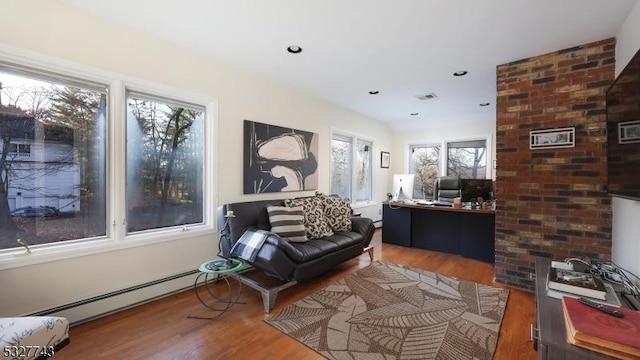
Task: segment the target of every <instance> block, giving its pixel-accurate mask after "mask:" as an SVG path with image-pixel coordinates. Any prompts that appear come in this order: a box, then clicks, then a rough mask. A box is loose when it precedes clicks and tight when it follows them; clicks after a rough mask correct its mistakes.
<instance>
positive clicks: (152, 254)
mask: <svg viewBox="0 0 640 360" xmlns="http://www.w3.org/2000/svg"><path fill="white" fill-rule="evenodd" d="M12 50H15V51H20V52H24V53H25V54H32V53H33V54H35V55H38V56H39V55H43V56H45V57H53V58H55V59H61V60H63V61H68V62H70V63H71V64H79V65H80V66H82V67H86V68H96V69H99V70H103V71H108V72H113V73H117V74H123V75H126V76H127V77H133V78H137V79H141V80H144V81H151V82H154V83H158V84H160V85H162V86H168V87H172V88H176V89H184V90H185V91H187V92H189V93H194V94H199V95H201V96H203V97H208V98H213V99H217V100H218V114H217V119H218V127H217V130H218V136H217V139H218V144H217V153H218V154H219V155H218V158H217V159H216V162H217V173H218V179H217V180H218V185H217V189H218V193H217V194H209V195H208V196H209V197H210V198H211V199H218V204H222V203H226V202H233V201H250V200H260V199H267V198H281V197H284V196H283V194H264V195H243V194H242V125H243V120H245V119H248V120H254V121H259V122H264V123H270V124H275V125H281V126H287V127H293V128H297V129H303V130H307V131H313V132H316V133H318V134H319V138H320V143H319V145H320V154H319V159H318V161H319V174H320V179H319V190H320V191H323V192H329V186H330V179H329V173H330V171H329V170H330V169H329V168H330V158H329V154H330V151H329V150H330V129H331V127H339V128H341V129H345V130H351V131H354V132H357V133H361V134H363V135H366V136H367V137H369V138H373V139H375V140H376V141H375V143H376V147H377V148H374V154H376V156H374V158H375V159H376V160H375V163H374V164H375V166H374V169H375V170H374V171H375V173H374V177H375V179H376V189H375V190H374V193H375V196H376V200H377V201H378V202H380V201H381V200H382V199H383V198H384V197H385V194H386V192H387V187H388V186H387V179H388V176H387V173H388V170H386V169H380V164H379V162H380V160H379V157H380V156H379V154H380V151H381V150H382V151H389V150H390V147H391V145H390V144H391V140H392V139H391V131H390V129H389V127H388V126H387V125H384V124H381V123H379V122H376V121H373V120H372V119H369V118H366V117H364V116H362V115H360V114H356V113H354V112H351V111H348V110H346V109H344V108H340V107H337V106H335V105H332V104H329V103H327V102H325V101H323V100H320V99H318V98H315V97H311V96H307V95H305V94H302V93H300V92H299V91H297V90H295V89H292V88H289V87H286V86H282V85H280V84H278V83H275V82H273V81H271V80H269V79H266V78H261V77H258V76H255V75H253V74H250V73H247V72H245V71H242V70H240V69H237V68H234V67H232V66H228V65H225V64H222V63H218V62H215V61H212V60H210V59H206V58H204V57H201V56H199V55H197V54H195V53H193V52H190V51H187V50H184V49H181V48H178V47H175V46H173V45H170V44H168V43H165V42H163V41H160V40H158V39H156V38H154V37H152V36H148V35H145V34H142V33H139V32H135V31H132V30H130V29H127V28H124V27H122V26H119V25H116V24H114V23H111V22H107V21H104V20H101V19H99V18H96V17H94V16H92V15H89V14H87V13H85V12H83V11H80V10H77V9H75V8H72V7H70V6H68V5H66V4H64V3H59V2H56V1H47V0H22V1H3V2H2V12H1V15H0V51H12ZM336 85H338V84H336ZM309 194H311V192H307V193H288V194H286V196H287V197H293V196H303V195H309ZM378 208H379V206H378V205H375V206H372V207H371V208H368V209H363V210H362V211H361V212H362V213H363V215H365V216H366V215H369V214H376V213H377V210H378ZM117 240H118V241H122V239H117ZM216 252H217V234H215V233H213V232H212V231H211V232H209V233H204V234H202V233H201V234H192V235H191V236H184V235H179V236H176V238H175V239H171V240H168V241H163V242H160V243H152V244H144V245H141V246H137V247H131V248H125V247H122V248H118V246H117V244H116V246H115V249H112V250H111V251H106V252H102V253H96V254H84V255H82V256H77V257H72V258H64V259H58V260H55V261H46V262H42V263H38V264H30V265H25V266H19V267H13V268H6V267H5V269H4V270H0V289H2V293H3V294H2V297H0V316H9V315H22V314H28V313H32V312H35V311H39V310H43V309H48V308H52V307H55V306H59V305H64V304H67V303H70V302H73V301H76V300H79V299H84V298H87V297H91V296H96V295H100V294H104V293H106V292H109V291H115V290H118V289H122V288H125V287H129V286H135V285H138V284H141V283H144V282H148V281H153V280H156V279H159V278H162V277H165V276H170V275H174V274H178V273H181V272H184V271H187V270H192V269H195V268H196V267H197V266H198V265H199V264H200V263H201V262H203V261H205V260H207V259H209V258H211V257H213V256H214V254H215V253H216ZM30 262H34V260H33V258H32V260H31V261H30ZM36 262H37V261H36ZM0 265H1V264H0ZM0 268H2V266H0ZM189 281H190V280H189ZM189 281H181V282H175V284H173V283H172V284H168V285H167V284H165V285H164V286H161V289H159V290H157V291H156V292H155V293H154V294H140V295H139V296H137V297H133V298H131V299H127V301H126V302H125V303H117V304H110V305H102V308H101V309H99V308H98V307H96V308H95V309H89V310H87V309H82V310H78V311H76V312H67V313H64V315H65V316H67V317H69V318H70V320H71V321H72V322H73V321H77V320H80V319H84V318H87V317H90V316H93V315H96V314H97V313H98V312H100V311H109V310H111V309H112V308H114V309H115V308H117V307H119V306H125V305H127V304H131V303H134V302H136V301H140V300H143V298H144V297H150V296H155V295H159V294H161V293H163V292H168V291H172V290H175V289H178V288H180V287H184V286H187V285H188V284H189Z"/></svg>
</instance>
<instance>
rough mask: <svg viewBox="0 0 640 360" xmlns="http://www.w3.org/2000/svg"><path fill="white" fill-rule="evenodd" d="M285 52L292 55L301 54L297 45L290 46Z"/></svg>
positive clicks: (300, 49)
mask: <svg viewBox="0 0 640 360" xmlns="http://www.w3.org/2000/svg"><path fill="white" fill-rule="evenodd" d="M287 51H288V52H290V53H292V54H298V53H301V52H302V48H301V47H300V46H298V45H291V46H289V47H288V48H287Z"/></svg>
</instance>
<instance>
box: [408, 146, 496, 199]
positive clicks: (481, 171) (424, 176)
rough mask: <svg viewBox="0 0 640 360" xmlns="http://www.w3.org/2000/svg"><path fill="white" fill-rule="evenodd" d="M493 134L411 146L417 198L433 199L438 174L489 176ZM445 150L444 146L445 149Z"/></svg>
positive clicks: (410, 168)
mask: <svg viewBox="0 0 640 360" xmlns="http://www.w3.org/2000/svg"><path fill="white" fill-rule="evenodd" d="M489 140H490V137H486V138H482V139H470V140H456V141H448V140H445V141H441V142H438V143H426V144H412V145H409V173H410V174H415V175H416V176H415V180H414V185H413V197H414V199H432V198H433V190H434V184H435V181H436V179H437V178H438V176H443V174H446V175H447V176H460V177H461V178H463V179H487V178H489V177H490V173H489V172H488V169H487V156H488V155H487V149H488V145H487V144H488V143H489ZM442 149H445V150H444V151H442Z"/></svg>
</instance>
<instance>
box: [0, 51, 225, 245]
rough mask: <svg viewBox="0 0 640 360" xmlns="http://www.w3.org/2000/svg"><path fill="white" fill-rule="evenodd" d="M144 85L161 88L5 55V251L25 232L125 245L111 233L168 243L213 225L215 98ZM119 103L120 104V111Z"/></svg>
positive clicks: (0, 146)
mask: <svg viewBox="0 0 640 360" xmlns="http://www.w3.org/2000/svg"><path fill="white" fill-rule="evenodd" d="M106 83H109V84H111V85H107V84H106ZM131 86H133V87H136V86H138V85H135V84H133V85H131ZM113 88H115V90H113ZM138 88H140V89H143V88H144V89H149V91H148V93H154V94H153V95H148V94H147V92H145V93H142V92H135V91H128V90H127V89H128V88H127V84H124V83H123V82H122V81H119V80H118V79H112V80H109V81H105V84H101V83H98V82H94V81H89V80H87V81H84V80H83V79H82V78H81V77H80V76H77V75H74V76H73V77H71V76H69V77H66V76H63V75H57V74H54V73H52V72H49V71H42V72H39V71H38V70H32V68H29V69H26V68H21V67H20V66H19V65H13V64H8V63H4V62H0V256H12V255H11V254H12V253H11V251H14V252H15V248H16V247H20V245H18V244H17V241H16V240H17V239H22V240H24V241H25V242H26V243H27V244H29V245H36V246H38V245H42V244H44V245H47V246H49V244H51V245H50V246H52V247H53V246H55V245H54V244H53V243H58V242H67V243H68V241H69V240H76V242H74V243H73V244H74V246H76V245H77V246H84V244H86V245H87V246H93V245H94V244H95V245H96V246H101V244H108V245H107V246H112V245H113V244H114V243H115V244H118V245H117V246H120V244H124V243H123V242H111V243H109V240H111V241H112V240H116V239H117V240H122V238H127V239H131V240H132V241H133V240H138V239H140V240H143V241H162V239H169V238H174V237H175V234H176V233H177V232H178V231H180V232H181V231H185V230H187V226H189V227H193V226H194V225H202V226H201V227H200V229H202V230H203V231H212V229H213V224H212V222H211V221H208V222H207V221H205V209H207V208H209V209H214V208H215V201H214V200H211V199H208V198H205V196H204V189H205V188H207V184H208V185H209V186H210V187H211V188H213V187H214V185H213V176H212V174H213V171H208V172H205V162H204V159H205V154H209V155H208V156H209V157H211V156H212V154H213V150H212V148H213V147H212V146H211V145H209V146H205V141H207V139H213V130H212V129H213V126H205V119H211V117H208V116H207V114H208V112H209V111H208V109H212V108H213V107H212V106H213V102H207V105H206V106H205V105H202V104H196V103H195V102H199V101H203V102H204V101H207V100H201V99H200V98H197V99H196V100H195V101H190V102H184V101H181V100H180V99H175V98H174V95H172V96H166V95H164V96H163V92H168V91H170V90H167V89H159V90H158V89H155V88H153V87H143V86H139V87H138ZM145 91H146V90H145ZM174 93H175V94H177V93H178V92H174ZM114 94H120V95H114ZM172 94H173V93H172ZM189 99H190V100H193V98H191V97H190V98H189ZM111 102H120V103H119V104H117V106H116V110H114V111H109V108H110V107H112V106H113V104H111ZM118 109H122V110H123V111H122V113H125V110H126V118H125V119H123V116H122V115H119V114H120V111H119V110H118ZM108 114H114V115H113V118H110V117H109V116H108ZM107 129H111V131H109V132H107ZM119 134H126V137H124V136H119ZM110 135H113V137H110V138H109V136H110ZM107 144H111V146H107ZM122 149H126V150H125V151H122ZM212 163H214V162H212ZM210 166H211V167H213V166H214V164H212V165H210ZM210 169H211V168H210ZM108 171H112V172H111V173H109V172H108ZM205 174H208V175H207V176H205ZM111 175H112V176H111ZM205 178H206V179H205ZM122 189H126V194H123V191H122ZM160 231H167V233H166V234H165V235H163V236H158V234H159V233H160ZM141 232H146V233H151V234H148V235H145V234H140V233H141ZM134 233H135V236H129V235H130V234H134ZM77 240H83V241H77ZM93 240H107V242H104V241H93ZM123 246H125V245H123ZM42 248H46V246H42ZM66 249H69V247H67V248H65V251H66ZM5 250H6V251H5Z"/></svg>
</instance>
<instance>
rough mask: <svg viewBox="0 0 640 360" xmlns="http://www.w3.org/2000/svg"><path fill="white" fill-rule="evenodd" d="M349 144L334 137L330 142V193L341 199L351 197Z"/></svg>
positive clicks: (350, 150) (350, 155)
mask: <svg viewBox="0 0 640 360" xmlns="http://www.w3.org/2000/svg"><path fill="white" fill-rule="evenodd" d="M351 142H352V140H351V139H350V138H347V137H342V136H336V135H334V136H333V139H332V140H331V193H332V194H335V195H338V196H340V197H341V198H343V199H344V198H350V197H351V160H352V146H351Z"/></svg>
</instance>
